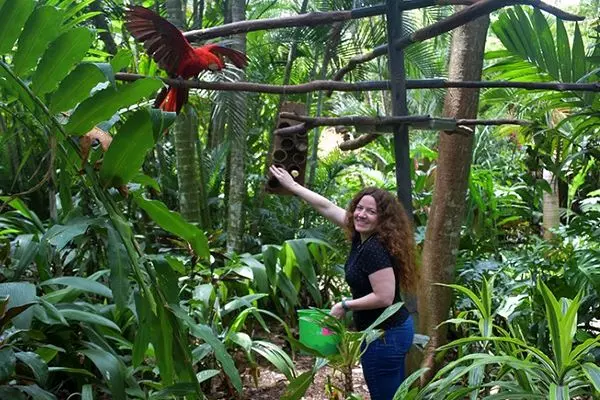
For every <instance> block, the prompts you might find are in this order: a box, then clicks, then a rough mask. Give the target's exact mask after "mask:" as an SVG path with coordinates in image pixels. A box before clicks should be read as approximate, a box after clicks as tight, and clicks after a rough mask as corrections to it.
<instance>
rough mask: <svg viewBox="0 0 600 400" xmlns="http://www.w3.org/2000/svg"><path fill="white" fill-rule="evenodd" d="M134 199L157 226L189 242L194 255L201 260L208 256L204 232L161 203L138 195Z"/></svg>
mask: <svg viewBox="0 0 600 400" xmlns="http://www.w3.org/2000/svg"><path fill="white" fill-rule="evenodd" d="M134 199H135V201H136V203H137V204H138V206H140V208H141V209H142V210H144V211H146V213H147V214H148V215H149V216H150V218H152V220H153V221H154V222H156V223H157V224H158V226H160V227H161V228H163V229H164V230H166V231H168V232H171V233H172V234H174V235H177V236H179V237H180V238H182V239H184V240H185V241H187V242H189V243H190V245H191V246H192V249H194V252H195V253H196V255H198V256H199V257H202V258H208V257H209V256H210V251H209V248H208V240H207V239H206V235H204V232H202V231H201V230H200V229H198V228H197V227H196V226H194V225H192V224H190V223H189V222H187V221H185V220H184V219H183V217H182V216H181V215H180V214H179V213H177V212H174V211H170V210H169V209H168V208H167V206H166V205H165V204H164V203H163V202H161V201H158V200H146V199H144V198H143V197H142V195H141V194H138V193H135V194H134Z"/></svg>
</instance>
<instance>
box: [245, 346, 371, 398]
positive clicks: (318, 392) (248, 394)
mask: <svg viewBox="0 0 600 400" xmlns="http://www.w3.org/2000/svg"><path fill="white" fill-rule="evenodd" d="M313 364H314V358H313V357H310V356H302V355H300V356H298V357H297V358H296V360H295V365H296V368H297V369H298V374H301V373H303V372H306V371H308V370H310V369H311V367H312V365H313ZM333 372H334V371H333V369H332V368H330V367H329V366H326V367H324V368H321V369H320V370H319V372H318V373H317V376H316V377H315V380H314V382H313V384H312V385H311V386H310V387H309V388H308V390H307V391H306V394H305V395H304V397H303V399H304V400H328V399H329V397H328V396H327V394H326V392H325V386H326V383H327V377H328V376H329V377H331V382H332V384H333V385H335V386H338V387H343V381H342V377H341V376H340V373H339V372H338V373H336V374H335V376H334V375H333ZM352 378H353V382H354V393H355V394H357V395H360V396H361V397H362V399H363V400H369V399H370V397H369V391H368V389H367V385H366V384H365V380H364V377H363V374H362V369H361V367H360V365H358V366H356V367H355V368H354V369H353V370H352ZM287 384H288V381H287V379H286V378H285V376H284V375H283V374H281V373H280V372H278V371H277V370H273V369H272V368H268V367H262V368H261V369H260V377H259V383H258V387H255V386H254V382H253V380H252V378H251V377H250V376H245V377H244V399H248V400H250V399H253V400H270V399H279V398H281V396H282V395H283V393H284V392H285V389H286V387H287Z"/></svg>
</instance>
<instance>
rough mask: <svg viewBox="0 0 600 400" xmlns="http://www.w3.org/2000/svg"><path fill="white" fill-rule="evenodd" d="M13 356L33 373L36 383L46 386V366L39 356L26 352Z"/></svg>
mask: <svg viewBox="0 0 600 400" xmlns="http://www.w3.org/2000/svg"><path fill="white" fill-rule="evenodd" d="M15 356H16V357H17V360H19V361H21V362H22V363H23V364H25V365H27V367H29V369H30V370H31V372H33V376H34V377H35V380H36V382H38V383H40V384H41V385H45V384H46V380H47V379H48V365H46V363H45V362H44V360H42V358H41V357H40V356H39V355H37V354H36V353H32V352H28V351H27V352H25V351H22V352H18V353H16V354H15Z"/></svg>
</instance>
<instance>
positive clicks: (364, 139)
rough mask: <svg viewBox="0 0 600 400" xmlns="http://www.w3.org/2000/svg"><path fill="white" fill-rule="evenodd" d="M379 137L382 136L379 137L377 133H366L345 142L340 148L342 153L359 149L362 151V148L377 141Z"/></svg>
mask: <svg viewBox="0 0 600 400" xmlns="http://www.w3.org/2000/svg"><path fill="white" fill-rule="evenodd" d="M379 136H380V135H378V134H376V133H365V134H363V135H360V136H359V137H357V138H355V139H350V140H345V141H343V142H342V143H340V144H339V145H338V147H339V148H340V150H342V151H349V150H357V149H360V148H361V147H365V146H366V145H368V144H369V143H371V142H373V141H375V139H377V138H378V137H379Z"/></svg>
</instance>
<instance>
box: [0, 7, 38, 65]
mask: <svg viewBox="0 0 600 400" xmlns="http://www.w3.org/2000/svg"><path fill="white" fill-rule="evenodd" d="M34 6H35V1H34V0H20V1H19V4H18V5H16V4H15V3H14V2H12V1H7V2H5V3H4V5H3V6H2V8H1V9H0V54H6V53H9V52H10V51H11V50H12V48H13V45H14V44H15V41H16V40H17V38H18V37H19V34H20V33H21V29H23V26H24V25H25V22H26V21H27V18H29V15H31V12H32V11H33V7H34Z"/></svg>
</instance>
